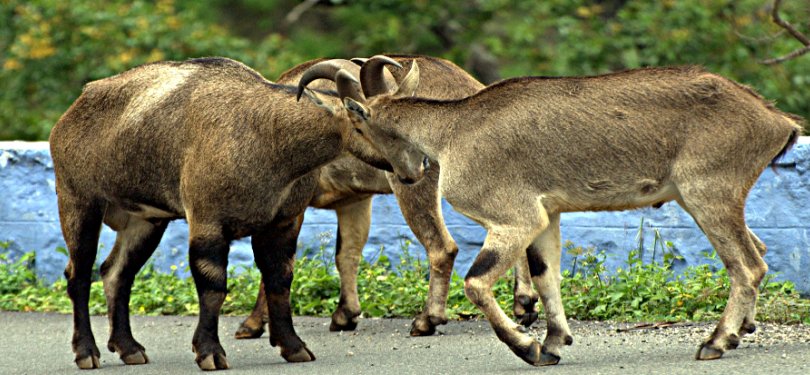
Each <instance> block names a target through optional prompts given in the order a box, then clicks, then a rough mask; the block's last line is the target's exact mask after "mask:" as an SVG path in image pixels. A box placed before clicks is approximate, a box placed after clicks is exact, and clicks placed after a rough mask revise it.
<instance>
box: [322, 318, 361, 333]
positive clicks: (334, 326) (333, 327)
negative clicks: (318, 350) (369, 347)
mask: <svg viewBox="0 0 810 375" xmlns="http://www.w3.org/2000/svg"><path fill="white" fill-rule="evenodd" d="M356 319H357V318H355V319H350V320H349V321H348V322H346V324H339V323H337V322H335V321H334V320H332V323H331V324H329V331H330V332H338V331H354V330H355V329H356V328H357V320H356Z"/></svg>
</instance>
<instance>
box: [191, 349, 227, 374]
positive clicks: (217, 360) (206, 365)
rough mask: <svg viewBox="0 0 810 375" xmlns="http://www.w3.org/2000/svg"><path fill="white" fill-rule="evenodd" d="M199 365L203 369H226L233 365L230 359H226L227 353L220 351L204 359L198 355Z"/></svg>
mask: <svg viewBox="0 0 810 375" xmlns="http://www.w3.org/2000/svg"><path fill="white" fill-rule="evenodd" d="M197 366H200V370H203V371H213V370H225V369H227V368H229V367H231V366H230V365H229V364H228V360H227V359H225V355H224V354H220V353H213V354H209V355H207V356H205V357H204V358H202V359H200V358H199V357H198V358H197Z"/></svg>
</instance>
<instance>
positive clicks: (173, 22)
mask: <svg viewBox="0 0 810 375" xmlns="http://www.w3.org/2000/svg"><path fill="white" fill-rule="evenodd" d="M166 25H167V26H169V28H170V29H172V30H177V29H179V28H180V19H179V18H177V17H175V16H169V17H168V18H166Z"/></svg>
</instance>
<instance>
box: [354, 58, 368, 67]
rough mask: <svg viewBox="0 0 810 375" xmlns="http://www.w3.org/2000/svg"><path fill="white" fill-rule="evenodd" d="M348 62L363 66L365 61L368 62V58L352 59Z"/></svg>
mask: <svg viewBox="0 0 810 375" xmlns="http://www.w3.org/2000/svg"><path fill="white" fill-rule="evenodd" d="M350 61H351V62H353V63H355V64H357V66H363V64H365V63H366V61H368V58H367V57H352V58H351V60H350Z"/></svg>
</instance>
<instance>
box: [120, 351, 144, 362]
mask: <svg viewBox="0 0 810 375" xmlns="http://www.w3.org/2000/svg"><path fill="white" fill-rule="evenodd" d="M121 360H122V361H124V363H125V364H128V365H144V364H147V363H149V357H147V356H146V352H143V351H137V352H135V353H130V354H127V355H122V356H121Z"/></svg>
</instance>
